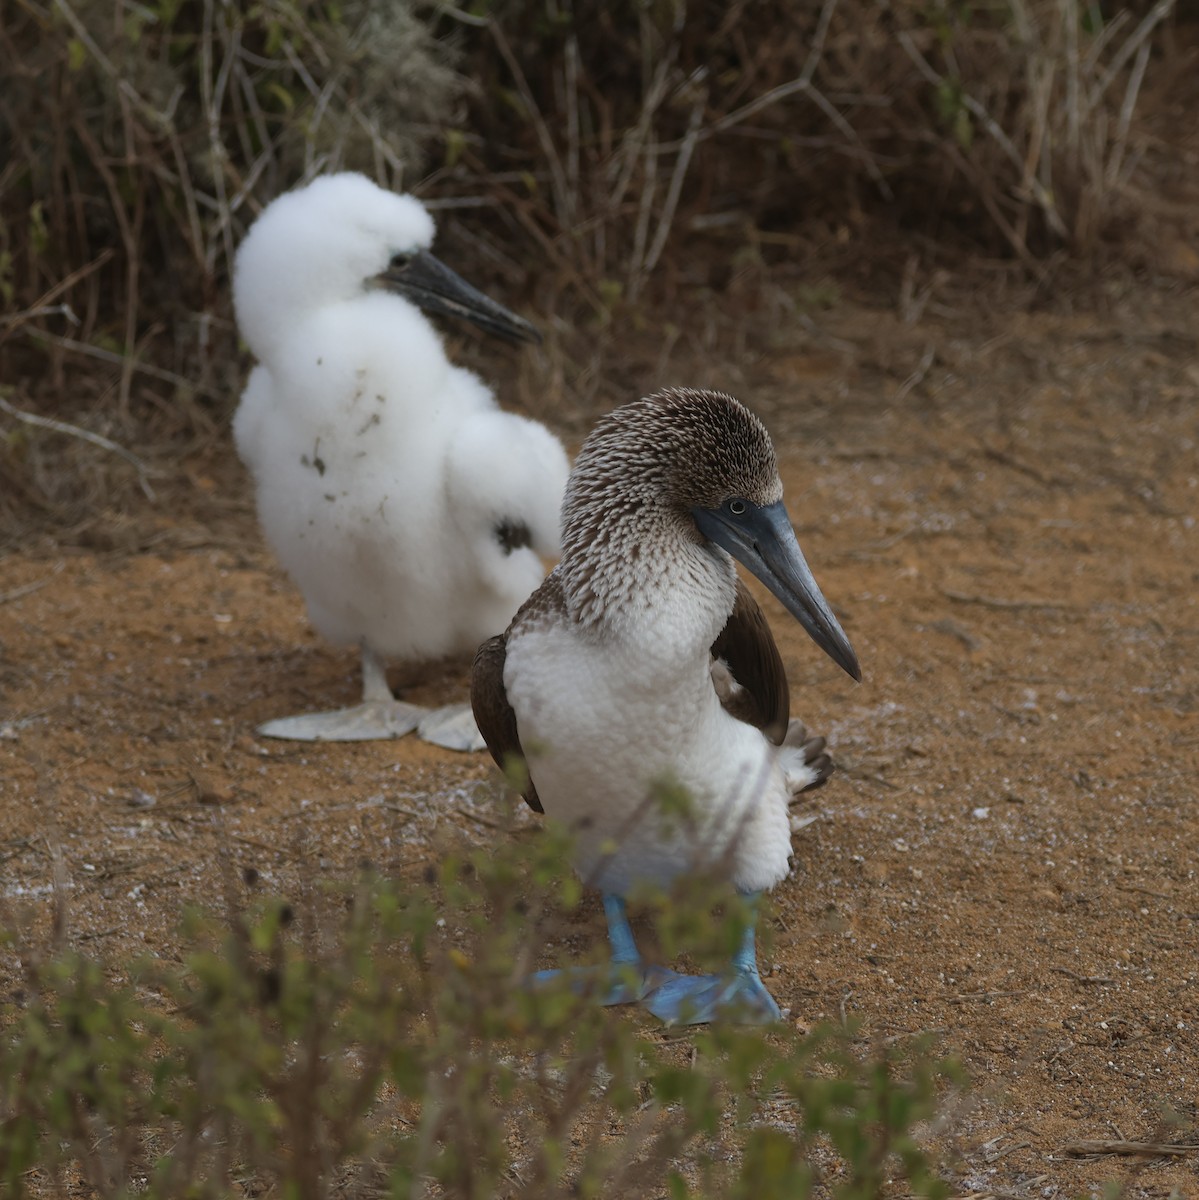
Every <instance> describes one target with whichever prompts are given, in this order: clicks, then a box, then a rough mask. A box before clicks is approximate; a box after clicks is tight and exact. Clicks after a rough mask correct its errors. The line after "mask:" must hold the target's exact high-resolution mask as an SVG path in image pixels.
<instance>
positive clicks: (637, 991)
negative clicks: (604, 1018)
mask: <svg viewBox="0 0 1199 1200" xmlns="http://www.w3.org/2000/svg"><path fill="white" fill-rule="evenodd" d="M559 979H565V980H567V982H568V985H569V987H570V990H571V991H572V992H574V994H575V995H576V996H584V997H588V998H593V999H594V1000H595V1002H596V1003H597V1004H601V1005H604V1006H605V1007H607V1006H608V1005H610V1004H636V1002H637V1001H638V1000H640V999H641V998H642V997H643V996H644V995H645V994H646V992H647V991H648V990H649V987H650V982H649V978H648V976H647V974H646V970H645V968H644V967H643V966H642V964H641V963H640V962H623V963H617V962H611V963H605V964H604V965H603V966H598V967H564V968H562V969H561V970H553V971H537V972H535V973H534V974H532V975H530V976H529V984H530V986H532V987H534V988H536V987H543V986H545V985H547V984H550V983H553V982H555V981H556V980H559Z"/></svg>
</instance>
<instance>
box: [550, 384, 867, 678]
mask: <svg viewBox="0 0 1199 1200" xmlns="http://www.w3.org/2000/svg"><path fill="white" fill-rule="evenodd" d="M722 551H723V552H724V553H721V552H722ZM726 556H731V557H732V558H735V559H737V560H738V561H739V562H741V563H742V564H743V565H744V566H746V567H748V568H749V570H750V571H752V572H753V573H754V574H755V575H756V576H757V577H758V578H759V579H760V580H761V581H762V582H763V583H765V584H766V586H767V587H768V588H770V590H771V591H772V592H774V594H775V595H776V596H777V597H778V598H779V599H780V600H781V601H782V602H783V604H784V605H786V607H787V609H788V610H789V611H790V612H791V614H792V615H793V616H794V617H795V618H796V619H797V620H798V621H799V622H800V624H802V625H803V627H804V628H805V629H806V630H807V632H808V634H809V635H810V636H811V637H812V639H813V640H814V641H815V642H816V644H817V645H818V646H820V647H821V648H822V649H823V650H824V651H825V652H826V653H828V654H829V655H830V656H831V657H832V658H833V660H834V661H835V662H837V663H838V664H839V665H840V666H842V667H843V668H844V669H845V670H846V671H847V672H848V673H849V674H850V675H852V676H853V677H854V678H855V679H860V678H861V671H860V668H859V667H858V662H857V658H856V657H855V655H854V652H853V649H852V647H851V646H850V644H849V640H848V639H847V638H846V636H845V633H844V631H843V630H842V629H841V626H840V625H839V624H838V622H837V619H836V617H835V616H834V615H833V612H832V610H831V609H830V608H829V606H828V602H827V601H826V600H825V599H824V596H823V595H822V594H821V592H820V588H819V587H818V586H817V584H816V580H815V579H814V578H813V577H812V572H811V571H810V569H809V568H808V565H807V563H806V562H805V560H804V557H803V552H802V551H801V550H800V548H799V543H798V542H797V541H796V540H795V531H794V529H793V528H792V527H791V521H790V518H789V517H788V515H787V510H786V508H785V507H784V505H783V485H782V481H781V480H780V479H779V472H778V462H777V460H776V458H775V454H774V447H773V446H772V445H771V442H770V435H769V434H768V433H767V432H766V427H765V426H764V425H763V424H762V422H761V421H759V420H758V418H757V417H755V416H754V415H753V413H751V412H750V411H749V410H748V409H747V408H746V407H745V406H744V405H743V404H741V403H740V402H739V401H737V400H734V399H733V397H732V396H727V395H725V394H724V393H722V392H710V391H702V390H698V389H694V390H693V389H689V388H679V389H672V390H670V391H665V392H658V393H657V394H655V395H653V396H647V397H645V398H644V399H642V400H637V401H634V402H633V403H632V404H626V405H624V406H622V407H621V408H618V409H616V410H615V411H614V412H612V413H610V414H609V415H608V416H607V417H605V418H604V419H603V420H602V421H600V423H599V424H598V425H597V426H596V427H595V430H594V431H593V432H592V434H591V436H590V437H589V438H588V439H587V440H586V441H585V442H584V443H583V448H582V449H581V450H580V451H579V456H578V458H577V459H576V460H575V465H574V470H573V471H572V472H571V476H570V481H569V482H568V483H567V485H566V499H565V501H564V503H563V507H562V559H561V563H560V566H559V577H560V579H561V581H562V584H563V588H564V591H565V594H566V598H567V603H568V606H569V607H570V610H571V612H572V615H573V616H574V618H575V619H576V620H578V621H581V622H584V623H591V622H597V621H601V620H604V619H607V618H610V616H611V614H614V613H617V612H620V611H625V610H627V609H629V607H630V606H633V607H634V608H635V607H636V604H637V603H638V601H637V599H636V597H637V596H638V595H639V594H640V595H641V596H642V597H645V596H647V595H649V594H650V593H651V592H657V593H658V594H665V593H666V592H667V591H669V590H671V589H675V590H677V589H678V588H679V587H682V586H684V585H687V586H691V587H693V588H695V589H702V588H703V587H705V586H710V587H713V588H716V589H717V590H718V591H719V590H721V589H723V593H722V594H723V595H724V596H725V598H726V599H727V603H728V604H729V607H730V609H731V606H732V602H733V601H732V597H733V585H732V580H733V568H732V564H731V562H730V561H729V558H728V557H726ZM725 616H727V613H726V614H725Z"/></svg>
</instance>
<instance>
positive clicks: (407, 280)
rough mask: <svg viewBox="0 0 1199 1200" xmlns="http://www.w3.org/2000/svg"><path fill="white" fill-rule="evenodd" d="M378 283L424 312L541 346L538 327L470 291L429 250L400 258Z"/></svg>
mask: <svg viewBox="0 0 1199 1200" xmlns="http://www.w3.org/2000/svg"><path fill="white" fill-rule="evenodd" d="M375 279H376V282H377V283H379V284H380V285H382V286H383V287H386V288H389V289H391V291H393V292H398V293H399V294H400V295H401V296H404V297H405V298H406V299H408V300H411V301H412V303H413V304H415V305H416V306H417V307H418V308H420V309H422V310H423V311H425V312H430V313H441V314H443V315H444V316H447V317H460V318H462V319H463V320H466V321H470V322H471V323H472V324H474V325H477V326H478V327H479V328H480V329H482V330H483V331H484V332H486V333H490V334H494V335H495V336H496V337H500V338H503V339H504V340H505V341H508V342H540V341H541V334H540V333H539V332H538V331H537V328H536V326H534V325H530V324H529V322H528V321H526V320H525V319H524V317H518V316H517V315H516V313H514V312H512V311H510V310H509V309H507V308H505V307H504V306H503V305H502V304H497V303H496V302H495V301H494V300H492V299H491V298H490V297H489V296H485V295H483V293H482V292H480V291H479V290H478V289H477V288H473V287H471V285H470V284H469V283H467V282H466V280H465V279H463V278H462V277H461V276H460V275H458V274H457V273H455V272H454V271H451V270H450V268H449V267H447V266H446V265H445V263H443V262H441V261H440V260H439V259H437V258H434V257H433V255H432V254H430V253H429V252H428V251H427V250H415V251H413V252H412V253H410V254H397V255H396V256H395V257H394V258H393V259H392V260H391V262H390V263H389V264H388V267H387V270H385V271H382V272H380V273H379V274H378V275H377V276H376V277H375Z"/></svg>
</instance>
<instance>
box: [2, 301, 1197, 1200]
mask: <svg viewBox="0 0 1199 1200" xmlns="http://www.w3.org/2000/svg"><path fill="white" fill-rule="evenodd" d="M1109 309H1110V311H1109V313H1108V315H1105V316H1102V317H1096V316H1094V315H1084V316H1062V315H1058V316H1048V315H1045V314H1035V315H1031V316H1030V315H1021V314H1016V315H1011V314H988V316H987V317H986V318H984V319H982V320H981V321H980V320H978V319H974V320H972V321H969V322H967V321H964V320H962V319H960V318H959V317H957V316H956V314H955V313H953V312H952V311H950V310H948V309H945V310H941V314H942V315H939V316H931V317H928V318H926V319H925V320H923V321H922V322H920V323H916V324H913V325H905V324H904V323H902V322H900V321H899V320H898V319H897V318H896V317H895V316H894V315H893V314H892V313H890V312H884V311H867V310H865V309H862V308H855V307H853V306H851V305H849V304H842V305H839V306H837V307H836V308H834V309H833V310H832V311H831V312H830V313H822V314H819V315H818V317H817V320H816V321H815V322H813V321H812V320H810V319H808V320H806V321H805V323H804V324H803V325H802V326H796V327H795V328H794V329H791V330H787V331H782V332H780V333H779V334H778V336H777V338H776V343H777V344H778V345H779V346H780V347H784V348H783V349H780V350H778V351H776V352H773V353H768V354H765V355H763V356H761V357H759V358H756V359H755V360H754V361H752V362H750V363H748V364H746V363H741V364H739V366H738V368H737V369H736V370H733V369H731V368H730V367H728V366H727V365H726V364H722V363H720V362H707V363H705V361H704V359H703V357H702V356H696V357H695V358H693V359H688V360H686V363H687V369H686V370H684V369H683V365H682V364H683V362H684V360H683V356H682V351H681V350H680V351H678V352H676V355H675V359H674V361H673V362H672V363H671V365H670V367H669V369H668V370H667V371H666V372H665V373H655V374H653V375H652V376H651V377H647V378H645V380H644V384H645V385H653V384H657V383H666V382H680V383H682V382H687V383H694V382H704V383H708V384H711V385H714V386H725V387H728V388H730V389H731V390H733V391H735V392H736V393H737V394H739V395H741V396H742V398H744V399H745V400H747V401H748V402H750V403H751V404H752V405H753V406H755V407H756V408H757V409H758V410H759V411H760V412H761V413H762V415H763V416H764V417H765V418H766V419H767V422H768V424H769V425H770V426H771V428H772V430H773V431H774V433H775V437H776V442H777V444H778V446H779V449H780V453H781V456H782V458H783V461H784V467H785V482H786V484H787V492H788V498H789V506H790V509H791V513H792V516H793V518H794V519H795V521H796V523H797V527H798V530H799V533H800V539H801V542H802V543H803V545H804V547H805V550H806V552H807V555H808V559H809V561H810V562H811V563H812V565H813V567H814V570H815V572H816V575H817V577H818V578H819V580H820V582H821V584H822V586H823V588H824V591H825V593H826V595H827V596H828V597H829V598H830V599H831V601H832V602H833V604H834V606H835V607H836V608H837V609H838V611H839V612H840V613H841V614H842V615H843V618H844V621H845V625H846V628H847V630H848V632H849V634H850V636H851V638H852V639H853V641H854V644H855V646H856V648H857V650H858V654H859V656H860V658H861V661H862V664H863V668H864V671H865V682H864V683H863V684H862V685H861V686H855V685H853V684H852V683H851V682H850V681H849V680H848V679H847V678H845V677H844V676H843V675H841V674H840V673H839V672H838V671H837V669H836V668H835V667H834V666H833V665H832V664H831V663H830V662H829V661H828V660H827V659H826V658H824V657H823V656H822V655H821V654H820V653H819V652H818V651H817V650H816V649H815V648H814V647H813V646H812V645H811V644H810V643H809V642H808V641H807V640H806V638H805V637H804V636H803V634H802V633H801V632H800V631H799V629H798V628H797V626H796V625H795V624H794V623H793V622H792V621H791V620H790V619H789V618H787V617H786V616H785V614H784V613H783V611H782V609H781V608H780V607H778V606H777V605H775V604H774V603H773V602H772V601H771V602H769V605H768V611H769V613H770V616H771V620H772V623H773V625H774V628H775V630H776V633H777V635H778V636H779V638H780V642H781V645H782V648H783V652H784V657H785V660H786V663H787V667H788V671H789V673H790V677H791V680H792V685H793V703H794V705H795V708H796V713H797V715H801V716H802V717H803V718H804V719H805V720H806V721H807V722H808V724H809V726H810V727H811V728H813V729H814V730H816V731H819V732H823V733H826V734H827V735H828V736H829V739H830V742H831V745H832V748H833V750H834V752H835V755H836V758H837V761H838V764H839V767H840V770H839V773H838V774H837V775H836V776H835V778H834V779H833V781H832V782H831V783H830V784H829V786H828V787H826V788H824V789H823V790H820V791H818V792H816V793H813V794H812V796H811V797H806V798H805V803H804V805H803V806H802V807H801V808H800V809H799V810H798V811H799V812H800V813H801V815H804V816H810V817H812V818H814V820H813V821H812V823H811V824H809V825H808V826H807V827H806V828H804V829H803V830H802V831H801V832H799V833H798V834H797V835H796V837H795V851H796V858H797V864H798V869H797V872H796V874H795V875H794V877H793V878H792V879H790V880H788V881H787V882H785V883H784V884H782V885H781V886H780V887H779V888H778V889H777V890H776V892H775V895H774V901H773V915H774V920H773V925H774V932H773V949H772V952H771V957H772V959H773V962H774V964H775V967H774V973H773V975H772V977H771V980H770V986H771V987H772V990H773V991H774V993H775V995H776V996H777V997H778V999H779V1001H780V1002H781V1003H782V1004H784V1005H788V1006H790V1009H791V1012H792V1016H793V1018H795V1019H798V1020H800V1021H802V1022H805V1023H811V1022H815V1021H818V1020H821V1019H829V1018H831V1019H840V1017H841V1015H842V1014H845V1015H848V1016H856V1017H858V1018H860V1019H861V1021H862V1022H863V1023H864V1028H865V1030H866V1032H867V1033H869V1034H872V1035H878V1036H884V1037H885V1036H890V1035H895V1034H903V1033H908V1032H917V1031H921V1030H937V1031H940V1034H941V1037H942V1039H943V1044H944V1046H945V1047H946V1048H947V1049H950V1050H952V1051H955V1052H956V1053H958V1054H959V1055H960V1056H961V1059H962V1060H963V1062H964V1063H965V1065H966V1068H967V1069H968V1071H969V1073H970V1075H971V1077H972V1079H973V1081H974V1098H975V1099H974V1102H973V1103H972V1104H971V1105H970V1106H968V1107H967V1108H966V1109H965V1110H964V1111H963V1112H961V1113H959V1114H958V1115H957V1117H956V1119H955V1121H954V1123H953V1128H952V1134H951V1136H950V1137H949V1138H948V1139H946V1142H945V1146H946V1149H947V1151H948V1152H949V1153H950V1155H951V1157H950V1158H949V1160H948V1164H947V1170H949V1171H950V1172H951V1173H952V1174H953V1177H954V1178H955V1179H956V1181H957V1184H956V1186H957V1187H958V1188H959V1190H960V1191H961V1192H962V1193H963V1194H969V1195H991V1194H998V1193H1000V1192H1002V1193H1004V1194H1009V1193H1010V1194H1014V1195H1018V1196H1062V1197H1064V1196H1078V1195H1088V1194H1092V1193H1094V1192H1095V1191H1096V1189H1099V1188H1101V1186H1102V1184H1103V1183H1104V1181H1106V1180H1117V1181H1120V1182H1122V1183H1123V1184H1124V1185H1125V1186H1126V1188H1127V1192H1126V1194H1127V1195H1128V1196H1135V1197H1167V1196H1171V1195H1173V1196H1178V1197H1195V1196H1199V1154H1196V1153H1195V1152H1191V1153H1190V1154H1189V1155H1184V1156H1179V1157H1173V1158H1167V1157H1148V1158H1139V1159H1137V1158H1132V1159H1130V1158H1117V1157H1112V1156H1108V1157H1101V1158H1078V1157H1074V1156H1072V1155H1071V1154H1069V1153H1068V1152H1066V1150H1065V1149H1064V1147H1065V1146H1067V1144H1068V1143H1070V1142H1072V1141H1076V1140H1078V1139H1084V1138H1086V1139H1107V1140H1114V1139H1127V1140H1132V1141H1145V1142H1171V1143H1186V1142H1189V1143H1196V1142H1199V959H1197V956H1196V948H1197V946H1199V878H1197V877H1196V866H1197V864H1196V846H1197V845H1199V813H1197V811H1196V797H1195V781H1196V777H1197V776H1196V768H1197V766H1199V716H1197V711H1199V603H1197V600H1196V592H1197V587H1196V585H1197V584H1199V553H1197V534H1196V529H1195V517H1196V513H1197V511H1199V449H1197V444H1199V404H1197V394H1199V356H1197V353H1196V340H1195V329H1196V326H1195V323H1194V316H1195V304H1194V296H1193V294H1191V293H1188V292H1185V291H1181V290H1174V291H1169V292H1153V291H1151V290H1150V289H1147V288H1146V289H1142V290H1140V291H1137V292H1134V293H1132V294H1130V295H1128V296H1126V297H1124V298H1119V297H1117V298H1115V299H1112V300H1110V302H1109ZM930 311H931V312H933V313H934V314H935V313H936V312H937V311H938V310H937V309H936V308H932V309H930ZM223 453H225V454H226V455H227V460H229V459H231V458H232V450H231V449H227V450H225V451H223ZM227 460H224V461H221V460H212V461H208V462H197V463H187V464H184V465H183V474H185V475H186V477H187V478H188V479H189V480H190V481H191V487H192V491H191V493H190V496H191V499H189V500H187V501H184V502H178V503H174V504H170V505H162V504H160V505H159V507H158V508H156V509H151V508H147V510H146V511H145V512H144V513H137V514H134V515H133V517H132V518H131V519H132V520H134V521H135V523H139V524H138V529H139V530H140V531H141V533H140V535H139V537H140V541H141V544H142V545H143V547H144V546H145V545H146V544H150V546H151V548H150V549H145V548H143V549H141V550H139V551H137V552H124V551H122V552H114V553H107V554H96V553H86V552H81V551H78V550H74V549H70V548H62V547H57V546H54V545H52V544H47V543H46V542H44V541H39V542H35V541H33V540H32V539H31V541H30V544H29V546H28V547H27V548H26V549H25V550H23V551H21V552H18V553H15V554H12V555H10V556H9V557H8V559H7V560H6V561H5V562H4V564H3V571H2V575H0V601H2V603H0V688H2V689H3V691H2V693H0V694H2V698H3V709H2V710H0V724H2V729H0V764H2V766H0V772H2V778H0V895H2V896H3V897H4V899H3V902H2V903H3V906H4V907H3V909H0V913H3V914H4V915H5V916H6V917H7V919H9V920H20V921H21V922H22V923H25V924H28V925H29V926H30V928H31V929H32V930H33V935H36V933H37V931H38V930H39V928H40V929H42V930H44V927H45V923H46V920H47V914H48V912H49V909H50V905H49V902H48V900H47V893H48V891H49V889H50V888H51V887H52V885H53V882H54V879H55V872H56V870H58V871H59V872H60V874H61V880H62V882H63V884H64V886H65V893H64V894H65V895H67V896H68V898H69V909H68V926H69V928H68V933H69V936H70V938H71V939H72V940H74V941H75V942H78V943H80V944H82V945H85V946H87V947H89V948H91V949H92V950H93V951H94V952H96V953H103V954H104V955H106V956H108V958H109V959H110V960H111V961H112V962H113V963H120V962H121V961H122V960H123V959H127V958H128V957H129V956H132V955H134V954H137V953H140V952H143V951H145V950H147V949H148V950H151V951H153V952H155V953H160V954H169V953H171V952H172V948H173V947H174V946H175V938H176V934H175V926H176V921H177V919H178V916H179V912H180V906H181V904H182V903H183V902H184V901H187V900H200V901H206V902H219V896H220V894H221V889H222V888H223V886H224V883H225V880H226V879H227V878H228V872H227V869H226V866H227V863H228V861H229V859H230V858H231V859H232V861H233V863H234V864H235V865H236V866H237V867H239V868H242V867H249V866H253V867H255V868H257V870H258V871H259V872H260V873H261V876H262V879H263V882H264V886H268V887H271V888H275V889H278V890H280V891H281V892H284V893H287V892H288V891H289V889H295V888H297V887H298V885H299V881H300V880H301V879H302V878H304V877H309V878H310V877H313V876H314V875H317V874H319V873H321V872H324V873H327V874H329V875H338V874H344V873H347V872H348V871H350V870H352V869H353V868H354V866H355V865H356V864H357V863H358V862H360V861H361V860H362V859H364V858H370V859H372V860H373V861H374V862H376V863H377V864H379V865H381V866H385V867H389V868H392V869H395V868H402V867H404V866H406V865H414V864H417V863H420V862H423V861H424V859H425V858H426V857H427V856H428V855H429V854H430V853H431V849H430V847H431V845H432V843H433V841H434V840H435V837H436V831H437V829H438V827H439V826H442V827H445V826H452V827H455V828H459V829H461V830H463V831H464V832H465V833H466V834H468V835H469V836H471V837H474V838H476V839H479V840H495V839H497V838H501V837H504V836H507V835H506V834H505V833H504V832H503V830H504V829H506V828H507V827H509V826H510V825H511V824H512V823H513V822H514V821H517V822H520V823H525V822H526V820H527V819H531V818H526V816H525V815H524V813H523V811H522V810H521V809H519V808H517V809H508V808H506V807H505V805H504V803H503V802H502V801H500V800H498V799H497V797H496V792H495V789H494V788H492V787H491V786H490V784H489V783H488V782H487V781H489V780H490V779H491V778H492V772H491V768H490V766H489V764H488V761H487V760H486V756H484V755H476V756H472V757H464V756H459V755H455V754H452V753H448V752H442V751H440V750H436V749H433V748H429V747H426V746H423V745H421V744H419V743H418V742H416V741H414V740H412V739H410V738H409V739H405V740H403V741H400V742H396V743H387V744H373V745H357V746H335V745H314V746H300V745H294V744H286V743H279V742H265V741H260V740H258V739H257V738H256V737H255V736H254V732H253V730H254V727H255V725H256V724H257V723H258V722H259V721H262V720H264V719H266V718H268V717H272V716H279V715H283V714H287V713H292V712H299V711H305V710H310V709H314V708H316V707H331V706H334V705H336V704H340V703H345V702H348V701H350V700H352V699H353V698H354V696H355V694H356V688H357V676H356V662H355V658H354V655H353V654H352V653H350V652H346V651H337V650H332V649H330V648H327V647H326V646H324V645H322V644H321V643H320V642H319V640H318V639H317V638H316V637H315V636H314V635H313V634H312V633H311V632H310V630H309V629H308V627H307V624H306V622H305V619H304V616H303V611H302V605H301V602H300V600H299V598H298V596H297V594H296V592H295V591H294V589H293V588H292V587H291V585H290V584H289V583H288V582H287V580H286V579H285V578H284V577H283V576H282V574H281V573H280V571H279V569H278V568H277V567H276V565H275V564H274V562H273V561H272V559H271V557H270V555H269V553H267V552H266V551H265V549H264V548H263V546H262V544H261V542H260V540H259V538H258V534H257V531H256V528H255V525H254V522H253V518H252V513H251V509H250V499H249V491H248V487H247V484H246V480H245V478H244V476H243V475H242V474H241V472H240V469H239V468H236V467H234V466H232V465H230V463H229V461H227ZM226 491H228V495H226V494H225V493H226ZM180 494H181V495H182V494H183V493H182V492H181V493H180ZM214 497H215V498H216V499H219V500H220V501H221V504H220V505H219V506H216V505H215V502H214ZM218 512H219V513H222V514H223V515H221V516H220V517H219V519H218V517H217V516H214V515H213V514H214V513H218ZM147 531H149V532H147ZM465 678H466V672H465V669H464V668H463V667H462V666H460V665H455V666H452V667H450V668H445V669H442V668H439V669H437V670H434V671H432V672H430V673H428V674H427V675H425V676H424V677H422V679H421V684H420V686H419V687H418V688H417V689H416V698H418V699H424V700H428V701H437V702H445V701H448V700H451V699H454V698H458V697H461V696H463V695H464V693H465ZM56 860H58V862H59V863H60V865H59V866H58V867H57V868H56V866H55V862H56ZM595 932H596V933H597V935H598V933H599V927H598V925H597V926H596V930H595ZM766 965H767V966H769V962H768V963H767V964H766ZM14 970H15V964H14V961H13V959H12V958H11V956H9V957H5V958H4V959H3V962H2V963H0V971H2V972H3V973H4V974H6V975H8V976H9V978H10V983H9V984H8V985H5V986H10V987H11V986H12V983H11V977H12V973H13V972H14ZM613 1019H614V1020H620V1019H623V1018H622V1017H620V1016H618V1015H615V1014H614V1015H613Z"/></svg>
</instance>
